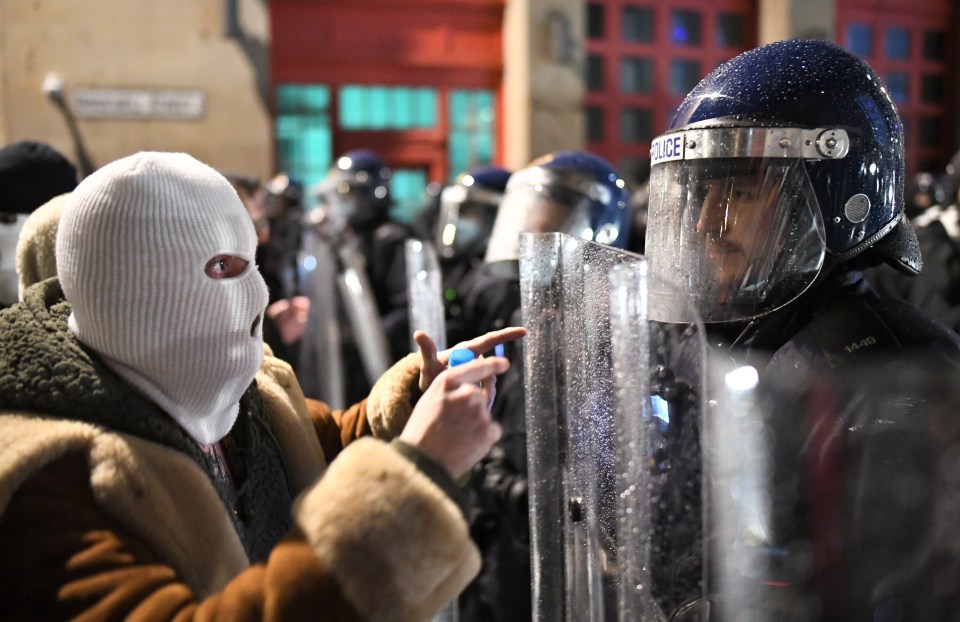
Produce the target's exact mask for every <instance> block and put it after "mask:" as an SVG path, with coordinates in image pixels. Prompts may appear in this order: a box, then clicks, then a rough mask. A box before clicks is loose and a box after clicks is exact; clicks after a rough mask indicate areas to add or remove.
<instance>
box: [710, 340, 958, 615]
mask: <svg viewBox="0 0 960 622" xmlns="http://www.w3.org/2000/svg"><path fill="white" fill-rule="evenodd" d="M867 341H868V339H865V340H864V342H867ZM870 345H871V344H869V343H853V344H845V347H846V348H847V349H850V348H853V349H857V348H869V346H870ZM855 358H856V360H855V361H849V360H848V361H845V362H843V363H842V364H838V363H837V361H836V360H832V361H831V363H832V366H828V365H823V366H822V367H821V368H819V369H809V368H805V367H804V366H801V365H795V366H791V368H790V373H788V374H781V375H777V374H775V373H774V372H775V371H778V370H771V369H765V370H761V371H760V372H758V371H757V370H756V369H754V368H752V367H750V366H747V365H740V366H737V365H734V364H725V365H723V366H719V365H718V366H717V367H716V368H715V369H714V370H712V372H711V378H713V380H714V382H713V383H712V386H711V392H712V393H713V396H714V399H712V400H711V403H710V408H709V409H708V410H707V411H706V413H705V441H704V445H705V447H706V448H707V451H706V452H705V462H704V471H705V477H704V481H705V482H708V483H709V490H708V491H706V496H707V499H708V500H709V504H708V508H707V512H706V515H707V525H708V529H709V534H710V537H709V541H708V546H707V547H706V550H707V557H708V559H707V564H708V567H709V569H710V573H709V575H708V576H709V580H708V591H709V592H710V594H711V601H712V602H713V603H714V604H715V605H716V607H715V613H714V615H711V618H710V619H711V620H723V621H736V620H757V621H759V622H766V621H772V620H777V621H780V620H786V621H790V622H794V621H813V620H817V621H819V620H925V621H928V620H934V621H940V620H943V621H946V620H957V619H960V561H958V560H960V367H958V365H957V363H956V360H955V359H956V355H955V354H953V356H952V357H951V358H952V359H953V360H951V358H945V357H942V356H940V354H939V353H936V352H927V353H923V354H922V355H920V356H915V355H908V354H905V353H895V354H893V355H889V356H888V355H885V354H883V353H882V352H881V351H879V350H877V351H875V352H874V353H873V354H871V355H867V356H860V357H855ZM718 360H723V359H718ZM727 360H729V359H727Z"/></svg>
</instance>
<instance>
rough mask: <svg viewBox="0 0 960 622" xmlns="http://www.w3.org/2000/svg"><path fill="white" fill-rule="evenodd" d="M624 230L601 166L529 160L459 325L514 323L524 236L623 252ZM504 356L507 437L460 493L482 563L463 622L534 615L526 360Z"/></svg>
mask: <svg viewBox="0 0 960 622" xmlns="http://www.w3.org/2000/svg"><path fill="white" fill-rule="evenodd" d="M630 222H631V215H630V203H629V197H628V194H627V189H626V184H625V182H624V181H623V179H622V178H621V177H620V176H619V175H618V174H617V172H616V171H615V170H614V169H613V167H612V166H611V165H610V164H609V163H608V162H607V161H606V160H604V159H603V158H601V157H599V156H596V155H593V154H590V153H587V152H583V151H561V152H556V153H551V154H548V155H545V156H543V157H540V158H538V159H536V160H534V161H533V162H531V163H530V164H529V165H528V166H527V167H525V168H522V169H520V170H518V171H516V172H515V173H513V174H512V175H510V177H509V179H508V181H507V184H506V188H505V194H504V196H503V199H502V200H501V201H500V207H499V208H498V210H497V215H496V220H495V221H494V225H493V232H492V234H491V237H490V242H489V243H488V245H487V248H486V253H485V255H484V260H483V264H482V265H481V266H480V267H479V268H477V269H475V270H474V271H472V272H471V273H470V274H469V275H468V277H467V279H466V281H465V282H464V285H463V294H462V296H461V297H460V300H462V305H463V311H462V324H463V325H464V326H466V327H469V329H470V330H474V331H476V330H481V327H488V326H511V325H514V324H512V322H516V323H517V324H516V325H520V324H519V323H520V320H521V317H520V267H519V244H520V234H521V233H522V232H533V233H548V232H560V233H567V234H570V235H576V236H579V237H582V238H585V239H587V240H590V241H593V242H598V243H601V244H607V245H610V246H614V247H617V248H624V247H625V246H626V243H627V240H628V239H629V235H630ZM441 235H442V233H441ZM449 339H450V341H451V342H452V343H455V342H457V341H458V340H459V339H460V335H457V334H451V335H450V337H449ZM506 356H507V358H509V359H510V361H511V363H512V366H511V370H512V371H511V373H509V374H504V375H503V376H501V377H500V379H499V380H498V381H497V397H496V399H495V400H494V404H493V408H492V410H491V414H492V416H493V418H494V420H495V421H498V422H499V423H500V425H501V426H502V427H503V437H502V438H501V440H500V441H499V442H498V443H497V445H495V446H494V448H493V450H492V451H491V452H490V454H489V456H488V457H487V458H485V459H484V460H483V461H482V463H481V464H479V465H477V467H475V469H474V472H473V475H472V477H471V479H470V482H469V484H468V486H467V489H466V491H467V495H468V505H469V512H470V523H471V531H472V533H473V536H474V539H475V540H476V542H477V543H478V546H479V547H480V549H481V552H482V554H483V557H484V564H483V569H482V570H481V573H480V575H479V576H478V577H477V579H476V580H475V581H474V582H473V583H472V584H471V585H470V586H469V587H468V588H467V589H466V590H465V591H464V593H463V594H461V596H460V599H459V602H460V615H461V619H462V620H463V621H464V622H480V621H483V622H506V621H517V622H520V621H523V622H527V621H529V620H530V619H531V615H532V613H531V589H530V581H531V577H530V545H529V518H528V513H527V478H526V474H527V460H526V456H527V453H526V414H525V413H526V411H525V407H524V388H523V381H524V371H523V352H522V350H521V348H510V347H508V349H507V353H506Z"/></svg>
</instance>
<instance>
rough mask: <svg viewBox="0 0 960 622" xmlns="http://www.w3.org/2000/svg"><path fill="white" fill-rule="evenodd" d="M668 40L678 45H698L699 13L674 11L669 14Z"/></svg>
mask: <svg viewBox="0 0 960 622" xmlns="http://www.w3.org/2000/svg"><path fill="white" fill-rule="evenodd" d="M670 38H671V40H672V41H673V42H674V43H676V44H678V45H700V13H699V12H698V11H684V10H674V11H672V12H671V13H670Z"/></svg>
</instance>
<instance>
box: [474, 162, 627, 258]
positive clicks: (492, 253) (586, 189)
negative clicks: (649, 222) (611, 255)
mask: <svg viewBox="0 0 960 622" xmlns="http://www.w3.org/2000/svg"><path fill="white" fill-rule="evenodd" d="M630 221H631V215H630V200H629V195H628V193H627V188H626V182H624V180H623V179H622V178H621V177H620V175H619V174H618V173H617V172H616V170H614V168H613V166H611V165H610V163H609V162H607V161H606V160H604V159H603V158H601V157H599V156H597V155H594V154H591V153H587V152H584V151H558V152H555V153H551V154H548V155H545V156H542V157H540V158H537V159H536V160H534V161H533V162H531V163H530V164H529V165H528V166H526V167H525V168H522V169H520V170H518V171H517V172H515V173H513V174H512V175H511V176H510V179H509V180H508V181H507V187H506V192H505V193H504V197H503V200H502V201H501V202H500V208H499V209H498V210H497V220H496V222H495V223H494V227H493V233H492V235H491V238H490V243H489V245H488V247H487V253H486V257H485V260H486V261H497V260H500V259H516V258H517V257H518V254H519V234H520V233H521V232H524V231H530V232H560V233H568V234H570V235H576V236H578V237H581V238H584V239H587V240H590V241H592V242H597V243H600V244H606V245H609V246H614V247H617V248H624V247H625V246H626V244H627V239H628V238H629V235H630Z"/></svg>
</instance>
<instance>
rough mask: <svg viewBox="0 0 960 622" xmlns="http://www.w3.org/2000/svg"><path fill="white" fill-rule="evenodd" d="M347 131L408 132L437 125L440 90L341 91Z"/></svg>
mask: <svg viewBox="0 0 960 622" xmlns="http://www.w3.org/2000/svg"><path fill="white" fill-rule="evenodd" d="M338 94H339V99H338V104H339V115H340V118H339V119H338V122H339V127H340V128H341V129H344V130H408V129H413V128H422V127H435V126H436V125H437V91H436V89H430V88H410V87H386V86H357V85H349V86H344V87H341V88H340V90H339V91H338Z"/></svg>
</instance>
